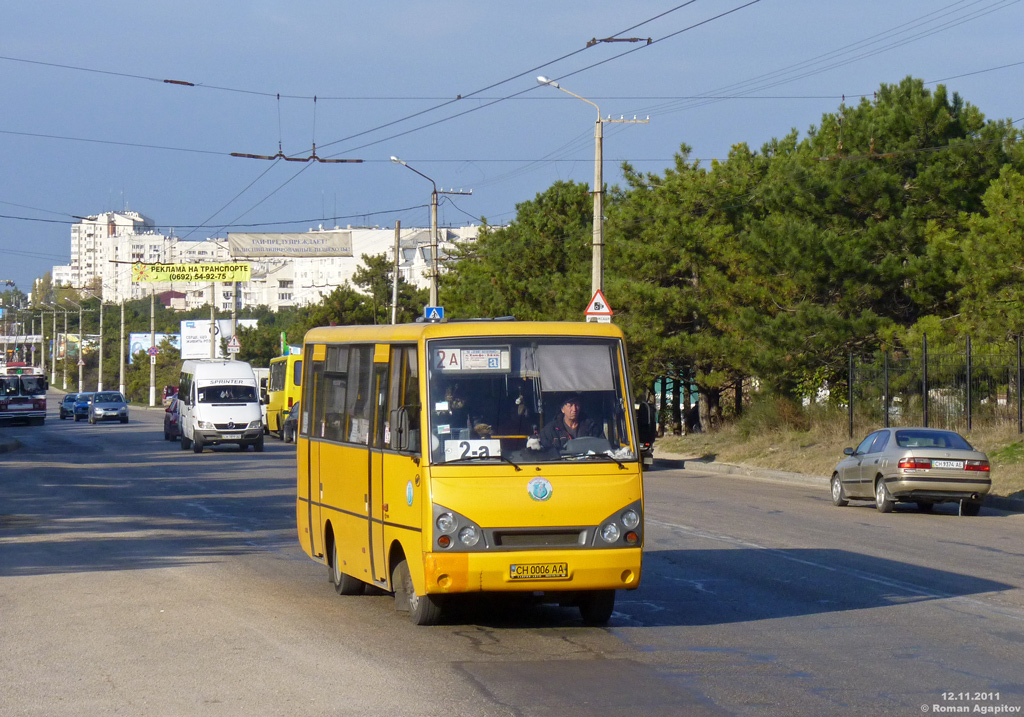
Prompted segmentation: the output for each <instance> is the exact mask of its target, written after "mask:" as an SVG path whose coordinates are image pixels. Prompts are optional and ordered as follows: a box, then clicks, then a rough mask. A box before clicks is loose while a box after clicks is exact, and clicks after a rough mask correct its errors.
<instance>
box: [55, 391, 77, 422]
mask: <svg viewBox="0 0 1024 717" xmlns="http://www.w3.org/2000/svg"><path fill="white" fill-rule="evenodd" d="M76 398H78V394H77V393H66V394H64V400H62V401H61V402H60V409H59V410H60V420H62V421H63V420H64V419H65V418H73V417H74V415H75V399H76Z"/></svg>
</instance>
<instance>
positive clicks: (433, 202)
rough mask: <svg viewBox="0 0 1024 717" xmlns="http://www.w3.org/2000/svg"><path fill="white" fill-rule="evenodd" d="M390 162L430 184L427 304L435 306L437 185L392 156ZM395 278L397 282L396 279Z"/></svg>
mask: <svg viewBox="0 0 1024 717" xmlns="http://www.w3.org/2000/svg"><path fill="white" fill-rule="evenodd" d="M391 161H392V162H394V163H395V164H400V165H402V166H403V167H405V168H406V169H411V170H412V171H413V172H416V174H418V175H420V176H421V177H423V178H424V179H426V180H427V181H428V182H430V186H431V187H432V188H433V189H432V190H431V192H430V301H429V302H428V303H429V305H430V306H437V184H436V183H435V182H434V180H433V179H431V178H430V177H428V176H427V175H425V174H424V173H423V172H421V171H419V170H418V169H413V168H412V167H410V166H409V165H408V164H406V163H405V162H403V161H402V160H401V159H399V158H398V157H395V156H392V157H391ZM395 278H396V280H397V278H398V277H395Z"/></svg>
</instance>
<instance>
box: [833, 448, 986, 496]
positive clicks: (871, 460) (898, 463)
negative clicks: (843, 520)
mask: <svg viewBox="0 0 1024 717" xmlns="http://www.w3.org/2000/svg"><path fill="white" fill-rule="evenodd" d="M843 452H844V453H845V454H846V457H845V458H844V459H843V460H841V461H839V463H838V465H836V468H835V471H833V473H832V480H831V490H832V502H833V503H834V504H835V505H837V506H844V505H846V504H847V503H848V502H849V501H850V500H873V501H874V502H875V507H877V508H878V510H879V511H881V512H882V513H889V512H891V511H892V509H893V507H894V506H895V505H896V503H916V504H917V507H918V509H919V510H921V511H923V512H928V511H930V510H931V509H932V508H933V507H934V506H935V504H936V503H946V502H956V503H959V506H960V515H977V514H978V512H979V511H980V510H981V504H982V501H983V500H984V498H985V496H986V495H987V494H988V492H989V490H990V489H991V488H992V478H991V469H990V466H989V462H988V456H986V455H985V454H984V453H982V452H981V451H978V450H975V449H974V447H973V446H971V444H970V443H968V442H967V439H965V438H964V437H963V436H961V435H960V434H958V433H954V432H953V431H944V430H939V429H935V428H882V429H879V430H877V431H874V432H873V433H871V434H870V435H868V436H867V438H865V439H864V440H863V441H861V442H860V445H858V446H857V447H856V448H847V449H846V450H845V451H843Z"/></svg>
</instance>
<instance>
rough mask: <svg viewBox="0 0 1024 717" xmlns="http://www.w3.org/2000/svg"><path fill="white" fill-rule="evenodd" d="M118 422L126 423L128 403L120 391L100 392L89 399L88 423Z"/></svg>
mask: <svg viewBox="0 0 1024 717" xmlns="http://www.w3.org/2000/svg"><path fill="white" fill-rule="evenodd" d="M100 421H120V422H121V423H128V402H127V401H125V400H124V396H122V395H121V392H120V391H100V392H98V393H94V394H92V397H91V398H90V399H89V423H99V422H100Z"/></svg>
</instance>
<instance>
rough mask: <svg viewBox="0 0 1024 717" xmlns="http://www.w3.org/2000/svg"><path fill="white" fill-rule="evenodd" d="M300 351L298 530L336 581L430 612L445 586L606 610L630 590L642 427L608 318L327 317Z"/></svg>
mask: <svg viewBox="0 0 1024 717" xmlns="http://www.w3.org/2000/svg"><path fill="white" fill-rule="evenodd" d="M303 350H304V359H305V363H304V373H305V376H304V380H303V395H302V403H301V407H300V415H299V426H298V428H299V435H298V496H297V502H296V517H297V524H298V526H297V527H298V537H299V541H300V543H301V545H302V547H303V549H304V550H305V551H306V553H307V554H308V555H309V556H310V557H311V558H313V559H314V560H315V561H317V562H319V563H322V564H324V565H326V566H327V568H328V574H329V577H330V579H331V581H332V582H333V583H334V586H335V589H336V590H337V592H338V593H339V594H343V595H352V594H359V593H362V592H363V590H364V588H365V587H366V586H367V585H372V586H376V587H378V588H381V589H384V590H387V591H390V592H393V593H394V595H395V601H396V607H397V609H398V610H399V611H403V612H404V611H408V612H409V613H410V617H411V619H412V621H413V622H414V623H416V624H419V625H428V624H434V623H436V622H437V621H438V620H439V619H440V617H441V614H442V610H443V608H444V606H445V602H446V598H449V597H450V596H452V595H455V594H458V593H473V592H503V591H518V592H524V593H525V592H530V593H540V594H542V597H544V598H547V600H548V601H552V602H558V603H560V604H562V605H570V606H571V605H574V606H577V607H578V608H579V610H580V613H581V616H582V617H583V620H584V622H585V623H587V624H604V623H606V622H607V621H608V619H609V618H610V616H611V614H612V611H613V607H614V601H615V590H617V589H625V590H634V589H636V588H637V587H638V586H639V584H640V569H641V558H642V548H643V537H644V534H643V529H644V521H643V475H642V461H641V457H640V451H639V446H640V440H641V437H642V435H644V434H645V433H646V432H649V431H651V430H652V427H651V426H648V425H645V426H638V425H637V418H636V416H635V415H634V414H633V412H632V411H631V410H629V407H631V406H633V399H632V396H631V393H630V388H629V380H628V378H627V376H628V374H627V370H626V356H625V348H624V345H623V337H622V333H621V331H619V329H617V328H616V327H614V326H612V325H611V324H596V323H586V324H585V323H554V322H551V323H540V322H515V321H502V320H490V321H487V320H478V321H465V322H454V321H453V322H447V323H416V324H404V325H397V326H353V327H325V328H317V329H313V330H311V331H310V332H309V333H307V334H306V337H305V344H304V349H303ZM571 404H575V409H573V408H566V406H569V405H571ZM567 412H569V413H575V415H574V416H573V417H572V420H570V418H569V417H568V413H567ZM559 421H560V422H561V428H560V430H552V426H555V427H556V428H558V426H559ZM571 434H576V435H575V436H574V435H571Z"/></svg>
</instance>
